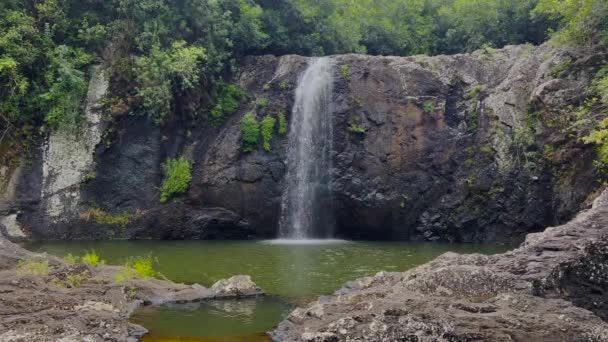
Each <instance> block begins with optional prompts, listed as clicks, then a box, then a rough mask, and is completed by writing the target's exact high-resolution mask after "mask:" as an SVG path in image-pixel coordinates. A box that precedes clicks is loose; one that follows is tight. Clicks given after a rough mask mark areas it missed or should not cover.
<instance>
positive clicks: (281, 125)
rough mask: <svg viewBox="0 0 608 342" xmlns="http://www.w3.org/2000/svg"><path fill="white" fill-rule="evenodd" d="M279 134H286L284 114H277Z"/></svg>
mask: <svg viewBox="0 0 608 342" xmlns="http://www.w3.org/2000/svg"><path fill="white" fill-rule="evenodd" d="M279 134H280V135H285V134H287V118H285V113H283V112H279Z"/></svg>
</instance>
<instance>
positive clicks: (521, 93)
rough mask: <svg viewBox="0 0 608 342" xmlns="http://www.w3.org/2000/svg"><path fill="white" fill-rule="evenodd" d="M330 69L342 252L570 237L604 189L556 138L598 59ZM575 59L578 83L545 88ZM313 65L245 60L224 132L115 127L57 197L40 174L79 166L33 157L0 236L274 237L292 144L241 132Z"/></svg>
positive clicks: (6, 198) (285, 100) (543, 52)
mask: <svg viewBox="0 0 608 342" xmlns="http://www.w3.org/2000/svg"><path fill="white" fill-rule="evenodd" d="M587 55H591V56H593V58H591V57H588V58H586V57H585V56H587ZM331 59H332V61H333V63H334V65H335V67H334V87H333V88H334V94H333V110H332V112H333V124H334V132H333V140H334V141H333V151H332V163H333V168H332V170H331V171H332V176H333V181H332V193H333V198H332V201H333V208H334V211H335V212H334V213H333V217H334V218H335V231H336V234H337V235H338V236H339V237H343V238H349V239H411V240H427V241H454V242H459V241H488V240H498V241H511V240H518V241H519V240H520V239H521V238H522V237H523V236H524V235H525V234H526V233H528V232H530V231H538V230H540V229H542V228H543V227H546V226H548V225H554V224H558V223H561V222H565V221H567V220H568V219H569V218H571V217H572V216H573V215H574V213H576V212H578V211H579V210H580V208H581V206H582V205H583V203H584V202H585V201H586V200H587V199H588V197H592V196H590V195H591V194H592V193H593V191H594V190H596V188H597V186H598V184H597V183H596V181H595V179H596V178H597V177H596V175H595V174H594V172H595V171H594V167H593V159H594V158H595V152H594V150H593V148H592V146H585V145H582V144H581V143H580V141H579V140H577V139H572V138H570V137H568V136H567V135H566V134H565V133H563V132H564V131H565V128H567V127H566V126H568V125H569V123H568V122H562V121H564V120H563V118H564V117H566V116H567V114H568V113H567V111H566V112H564V108H567V107H568V106H570V105H578V104H580V101H581V99H582V96H583V94H584V91H583V90H584V89H585V87H586V86H587V85H588V84H589V80H590V77H591V75H592V74H593V73H594V71H595V70H596V69H597V68H598V66H599V65H600V64H601V63H602V61H604V60H605V59H606V56H605V55H593V53H592V52H588V51H586V52H575V51H566V50H555V49H551V48H549V47H545V46H541V47H531V46H509V47H506V48H504V49H501V50H492V49H488V50H481V51H478V52H475V53H472V54H462V55H454V56H436V57H425V56H413V57H374V56H364V55H341V56H333V57H331ZM570 59H573V60H576V62H574V63H572V65H573V66H572V68H571V70H569V71H567V72H565V73H563V72H562V73H559V74H556V73H555V72H554V70H555V69H556V68H557V67H559V65H560V63H562V62H563V61H565V60H570ZM309 61H310V60H309V59H308V58H305V57H301V56H293V55H291V56H282V57H274V56H257V57H248V58H245V59H243V60H242V61H241V64H240V67H239V70H238V71H237V72H236V73H235V74H234V75H233V79H232V82H233V83H235V84H238V85H239V86H240V87H242V88H243V89H244V90H246V92H247V93H248V97H247V98H246V99H244V100H242V101H241V105H240V108H239V110H238V111H237V112H236V113H234V114H232V115H230V116H228V117H226V118H225V120H224V122H223V123H222V124H221V125H219V126H212V125H210V124H209V122H208V121H205V120H199V121H196V120H191V119H189V117H187V116H186V115H177V118H176V120H175V121H174V122H172V123H170V124H168V125H166V126H164V127H157V126H156V125H154V123H152V122H151V121H150V120H147V119H146V118H145V117H144V116H141V117H137V116H125V117H122V118H120V119H118V121H117V122H114V123H113V124H112V125H111V126H110V127H109V128H108V130H107V131H106V132H104V135H103V138H102V142H101V143H99V144H98V145H97V147H96V149H95V151H91V154H87V156H86V158H84V157H83V158H80V157H78V158H77V159H78V163H70V165H71V166H70V167H66V168H65V172H69V171H70V170H72V168H73V167H76V168H77V169H78V170H79V171H78V172H79V173H78V175H77V176H78V177H76V176H74V177H68V178H69V179H73V180H75V181H70V182H69V185H66V187H65V189H64V190H61V191H58V192H50V191H47V190H44V189H46V188H49V186H48V185H49V184H51V185H52V184H55V183H56V180H54V179H56V178H53V176H52V175H51V174H52V172H50V173H49V172H48V170H50V169H49V168H48V167H46V168H45V165H48V164H49V162H53V161H54V160H55V161H56V160H70V158H72V159H73V158H75V157H74V156H67V155H70V153H69V151H68V149H64V151H63V153H59V155H58V156H57V157H56V158H51V159H49V158H48V157H45V155H46V154H45V153H46V152H45V153H43V152H44V151H45V150H44V149H42V148H40V149H39V153H34V156H33V157H32V158H31V160H24V161H22V163H21V164H22V165H21V166H20V167H18V168H15V167H13V168H11V169H10V170H12V171H10V172H8V171H7V170H9V169H8V168H6V167H5V168H4V169H0V171H2V170H4V171H2V172H0V187H2V188H3V189H4V188H5V189H6V191H5V192H4V193H2V194H0V215H1V216H3V217H4V218H2V219H1V220H0V231H1V232H3V234H5V235H8V236H11V237H12V238H13V239H19V238H22V239H23V238H83V237H86V238H91V237H94V238H130V237H134V238H147V237H152V238H168V239H232V238H239V239H243V238H270V237H274V236H275V235H276V234H277V227H278V222H279V219H280V215H281V201H282V195H283V190H284V187H285V177H286V170H287V167H286V165H285V163H286V160H287V155H286V153H287V139H288V138H287V136H281V135H279V134H277V133H275V135H274V137H273V140H272V142H271V151H269V152H266V151H263V150H262V148H261V147H260V148H259V149H258V150H256V151H254V152H252V153H249V154H245V153H243V152H242V150H241V141H240V122H241V119H242V117H243V116H244V115H245V113H247V112H252V113H254V114H255V115H256V117H257V118H258V120H261V119H262V118H263V116H265V115H275V116H276V115H277V114H278V113H280V112H282V113H284V114H286V117H287V119H288V120H290V114H291V109H292V106H293V101H294V91H295V88H296V86H297V83H298V80H299V77H300V75H301V74H302V72H303V71H304V70H305V68H306V66H307V64H308V63H309ZM97 88H98V87H92V89H97ZM260 103H263V105H261V104H260ZM182 107H183V108H187V107H189V104H188V103H183V104H180V108H182ZM565 121H567V120H565ZM564 125H565V126H564ZM92 127H93V126H92ZM94 127H98V126H94ZM96 134H97V133H96ZM95 137H97V138H99V137H98V135H95ZM72 145H75V144H72ZM83 146H89V145H88V144H84V145H83ZM72 147H74V146H72ZM74 148H75V147H74ZM87 148H88V147H87ZM55 150H57V149H55ZM59 150H61V149H59ZM82 150H84V149H82ZM89 150H90V149H89ZM87 151H88V150H87ZM47 154H48V153H47ZM53 155H55V154H53ZM180 155H184V156H186V157H187V158H188V159H189V160H190V161H191V162H192V166H193V179H192V182H191V186H190V189H189V191H188V193H187V194H185V195H183V196H181V197H179V198H177V199H176V201H175V202H174V203H170V204H164V205H161V204H160V201H159V187H160V185H161V182H162V177H163V174H162V163H163V162H164V161H165V160H166V159H167V158H175V157H178V156H180ZM89 157H90V159H87V158H89ZM83 160H84V161H86V163H85V164H86V165H87V168H86V169H87V171H86V172H85V171H83V170H84V169H83V168H80V167H79V165H80V164H82V162H83ZM93 161H94V163H93ZM66 163H67V162H66ZM52 164H57V163H55V162H53V163H52ZM0 166H2V165H0ZM45 169H47V172H46V173H45V172H44V170H45ZM53 169H57V170H59V169H63V168H61V167H59V168H58V167H54V168H53ZM81 169H82V170H81ZM3 174H4V176H3ZM49 175H50V176H49ZM62 179H67V178H65V177H63V178H62ZM62 188H63V186H62ZM45 194H47V195H45ZM57 201H58V202H57ZM55 202H57V203H55ZM53 203H54V204H53ZM49 205H51V207H52V208H53V217H60V218H61V220H59V221H61V222H56V221H57V220H55V219H52V217H51V215H50V214H49V211H48V210H47V209H48V208H49ZM90 209H99V210H102V211H103V212H106V213H109V214H112V215H127V216H129V219H128V224H107V223H104V222H96V221H95V220H92V219H90V217H91V215H83V213H85V214H86V212H87V211H89V210H90ZM11 215H12V216H11ZM15 215H16V219H13V218H15ZM55 222H56V223H55ZM15 227H17V228H15ZM19 230H21V233H20V232H19Z"/></svg>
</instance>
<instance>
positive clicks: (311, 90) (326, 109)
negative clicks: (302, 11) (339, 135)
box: [279, 58, 333, 239]
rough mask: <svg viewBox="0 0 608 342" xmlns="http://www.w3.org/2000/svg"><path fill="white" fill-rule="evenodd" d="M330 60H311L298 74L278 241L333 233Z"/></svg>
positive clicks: (331, 85)
mask: <svg viewBox="0 0 608 342" xmlns="http://www.w3.org/2000/svg"><path fill="white" fill-rule="evenodd" d="M332 68H333V64H332V61H331V60H330V59H329V58H317V59H314V60H313V61H312V62H311V64H310V65H309V66H308V68H307V69H306V71H305V72H304V74H303V75H302V76H301V77H300V80H299V82H298V87H297V89H296V94H295V103H294V106H293V110H292V114H291V119H290V120H291V123H290V130H289V136H288V139H289V147H288V149H287V177H286V190H285V192H284V193H283V199H282V215H281V222H280V231H279V237H280V238H281V239H311V238H329V237H331V236H332V234H333V219H332V216H331V213H332V196H331V189H330V185H331V184H330V183H331V168H332V165H331V151H332V140H333V133H332V131H333V127H332V126H333V125H332V111H331V105H332V93H333V73H332Z"/></svg>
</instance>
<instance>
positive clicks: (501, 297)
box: [270, 191, 608, 342]
mask: <svg viewBox="0 0 608 342" xmlns="http://www.w3.org/2000/svg"><path fill="white" fill-rule="evenodd" d="M606 233H608V191H604V193H603V194H602V195H601V196H600V197H599V198H598V199H597V200H596V201H595V204H594V207H593V208H592V209H590V210H589V211H588V212H585V213H583V214H580V215H579V216H578V217H577V219H575V220H573V221H571V222H569V223H567V224H565V225H563V226H559V227H554V228H548V229H547V230H545V231H544V232H542V233H538V234H533V235H530V236H528V238H527V239H526V242H525V243H523V244H522V245H521V246H520V247H519V248H518V249H516V250H514V251H511V252H508V253H505V254H499V255H492V256H484V255H477V254H473V255H458V254H454V253H446V254H444V255H443V256H441V257H439V258H437V259H436V260H434V261H432V262H430V263H428V264H426V265H423V266H420V267H418V268H416V269H413V270H410V271H407V272H403V273H384V272H381V273H379V274H377V275H376V276H374V277H367V278H362V279H358V280H356V281H353V282H350V283H347V284H346V286H345V287H344V288H342V289H340V290H338V291H336V292H335V293H334V295H332V296H327V297H321V298H320V299H319V300H317V301H315V302H313V303H310V304H309V305H308V306H306V307H303V308H298V309H296V310H295V311H293V312H292V313H291V314H290V315H289V316H288V317H287V319H286V320H284V321H283V322H282V323H280V324H279V326H278V328H277V329H275V330H274V331H272V332H271V333H270V335H271V337H272V338H273V340H274V341H292V342H300V341H307V342H308V341H315V342H318V341H325V342H329V341H606V340H607V339H608V324H607V323H606V318H607V317H608V316H607V313H608V311H607V310H608V306H607V304H606V303H608V293H607V292H606V289H607V288H608V286H606V285H607V284H606V272H605V270H606V268H607V267H608V263H607V260H608V259H607V257H608V250H607V249H606V246H607V243H608V240H607V238H606V236H607V235H606Z"/></svg>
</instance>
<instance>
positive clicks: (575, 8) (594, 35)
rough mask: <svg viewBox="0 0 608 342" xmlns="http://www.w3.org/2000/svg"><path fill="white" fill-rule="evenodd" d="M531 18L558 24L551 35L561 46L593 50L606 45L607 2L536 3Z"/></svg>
mask: <svg viewBox="0 0 608 342" xmlns="http://www.w3.org/2000/svg"><path fill="white" fill-rule="evenodd" d="M533 13H534V14H537V15H538V14H543V15H548V16H550V17H552V18H555V19H559V20H560V21H561V29H560V30H558V31H556V32H554V33H553V39H554V40H555V41H556V42H557V43H560V44H570V45H583V46H593V45H597V44H606V43H607V42H608V22H607V21H606V18H608V2H606V1H603V0H539V1H538V4H537V6H536V8H535V9H534V11H533Z"/></svg>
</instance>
